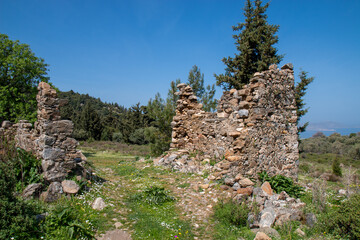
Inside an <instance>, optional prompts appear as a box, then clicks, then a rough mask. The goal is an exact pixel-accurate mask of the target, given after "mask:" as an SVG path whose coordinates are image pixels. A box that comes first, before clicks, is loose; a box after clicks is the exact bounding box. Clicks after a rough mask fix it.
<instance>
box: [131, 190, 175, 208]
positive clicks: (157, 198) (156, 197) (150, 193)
mask: <svg viewBox="0 0 360 240" xmlns="http://www.w3.org/2000/svg"><path fill="white" fill-rule="evenodd" d="M169 193H170V191H168V190H165V189H164V188H163V187H158V186H150V187H147V188H145V189H144V190H143V191H142V192H140V193H137V194H135V195H133V196H132V197H131V198H130V200H131V201H144V202H146V203H148V204H150V205H161V204H163V203H166V202H171V201H174V200H175V198H174V197H172V196H170V194H169Z"/></svg>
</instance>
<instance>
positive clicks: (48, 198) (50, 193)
mask: <svg viewBox="0 0 360 240" xmlns="http://www.w3.org/2000/svg"><path fill="white" fill-rule="evenodd" d="M62 193H63V190H62V187H61V183H59V182H52V183H50V185H49V187H48V189H47V191H46V192H43V193H41V195H40V199H41V200H43V201H44V202H54V201H56V200H58V199H59V198H60V197H61V194H62Z"/></svg>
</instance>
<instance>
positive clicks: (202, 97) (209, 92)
mask: <svg viewBox="0 0 360 240" xmlns="http://www.w3.org/2000/svg"><path fill="white" fill-rule="evenodd" d="M187 84H188V85H190V87H191V88H192V90H193V92H194V94H195V95H196V96H197V97H198V99H199V102H200V103H202V104H203V109H204V110H205V111H207V112H210V111H214V110H215V108H216V105H217V100H216V99H214V95H215V84H213V85H208V86H206V87H205V86H204V74H203V73H201V71H200V68H199V67H198V66H196V65H194V66H193V67H192V68H191V70H190V72H189V76H188V81H187Z"/></svg>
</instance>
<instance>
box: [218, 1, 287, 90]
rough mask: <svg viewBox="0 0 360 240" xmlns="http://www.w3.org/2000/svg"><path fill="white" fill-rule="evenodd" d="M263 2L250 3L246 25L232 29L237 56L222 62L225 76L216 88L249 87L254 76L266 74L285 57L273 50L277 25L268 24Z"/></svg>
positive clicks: (241, 24) (246, 15)
mask: <svg viewBox="0 0 360 240" xmlns="http://www.w3.org/2000/svg"><path fill="white" fill-rule="evenodd" d="M268 7H269V3H266V4H265V5H262V1H261V0H255V1H254V2H252V1H250V0H247V1H246V4H245V8H244V16H245V18H246V19H245V22H244V23H239V24H238V25H236V26H233V30H234V31H240V33H239V34H235V35H233V38H234V39H235V45H236V48H237V50H238V53H237V54H235V56H234V57H227V58H223V59H222V61H223V62H224V63H225V65H226V69H225V73H224V74H220V75H216V74H215V77H216V84H217V85H218V86H222V87H223V88H224V89H225V90H229V89H231V88H236V89H240V88H241V87H242V86H243V85H244V84H247V83H248V82H249V80H250V78H251V77H252V76H253V74H254V73H255V72H260V71H264V70H267V69H268V67H269V66H270V65H271V64H278V63H279V62H280V61H281V59H282V58H283V56H281V55H278V54H277V49H276V48H275V47H274V46H273V45H274V44H276V43H277V42H278V37H277V36H276V35H275V34H276V32H277V31H278V29H279V26H278V25H271V24H269V23H268V22H267V15H266V14H265V11H266V9H267V8H268Z"/></svg>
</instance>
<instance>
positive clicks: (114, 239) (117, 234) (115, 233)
mask: <svg viewBox="0 0 360 240" xmlns="http://www.w3.org/2000/svg"><path fill="white" fill-rule="evenodd" d="M97 240H131V236H130V235H129V234H128V233H127V232H125V231H123V230H119V229H115V230H112V231H107V232H106V233H105V234H103V235H102V236H100V237H99V238H97Z"/></svg>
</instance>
